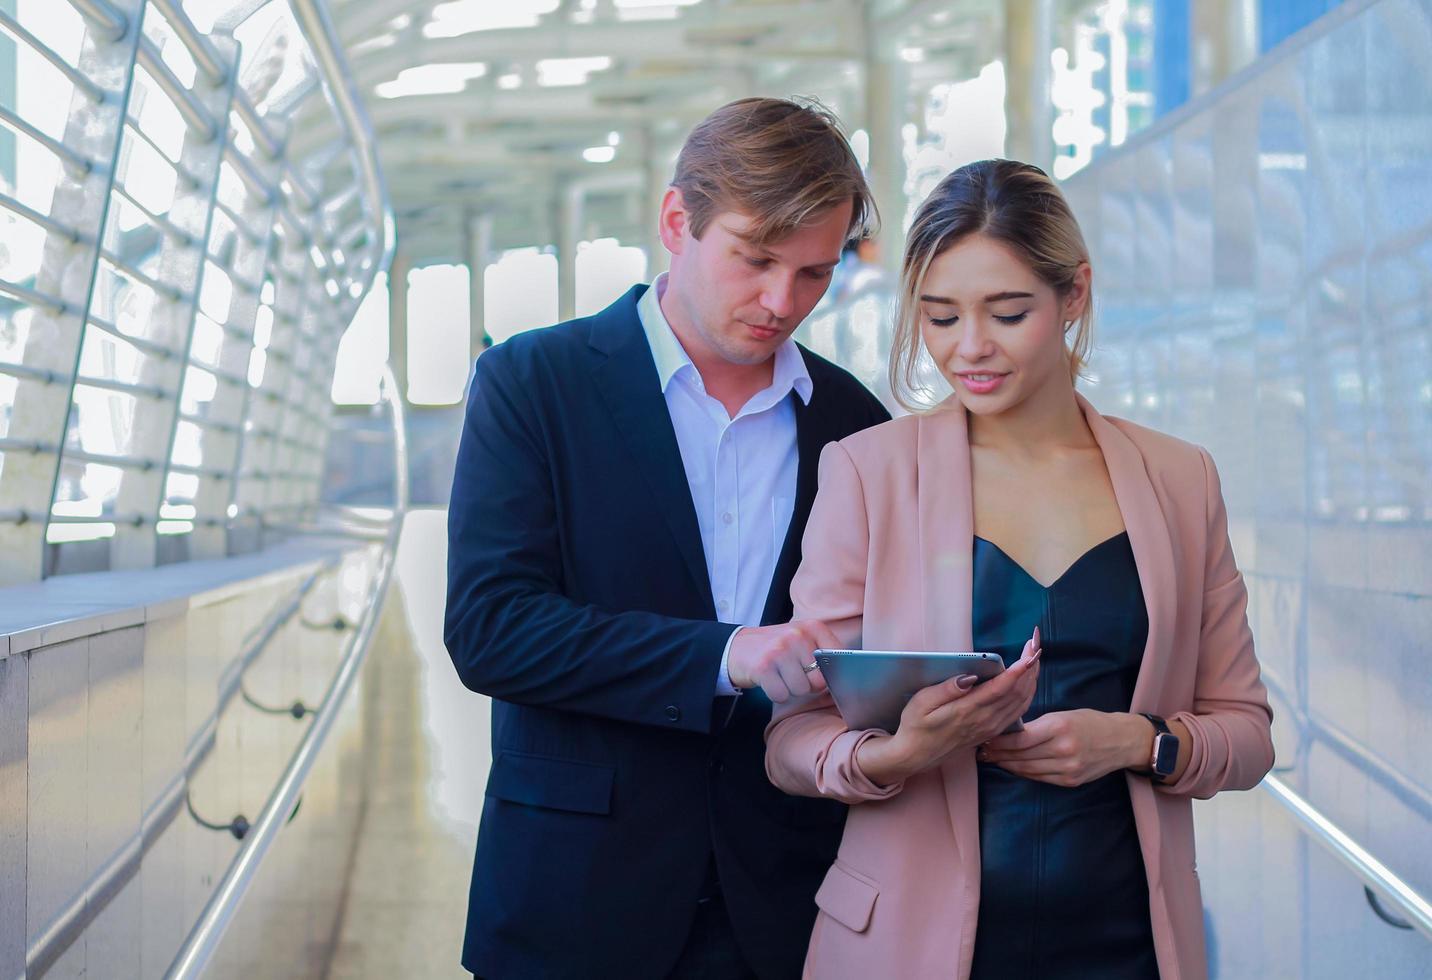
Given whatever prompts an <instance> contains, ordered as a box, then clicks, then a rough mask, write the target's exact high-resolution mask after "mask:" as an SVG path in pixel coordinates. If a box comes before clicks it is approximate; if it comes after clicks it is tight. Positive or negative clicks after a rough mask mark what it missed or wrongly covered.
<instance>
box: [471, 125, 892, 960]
mask: <svg viewBox="0 0 1432 980" xmlns="http://www.w3.org/2000/svg"><path fill="white" fill-rule="evenodd" d="M871 210H872V207H871V204H870V198H869V191H868V189H867V187H866V185H865V182H864V178H863V177H862V175H861V172H860V168H859V165H858V164H857V163H856V161H855V158H854V155H853V154H852V153H851V152H850V148H849V147H848V145H847V144H846V142H845V139H844V138H843V137H842V136H841V135H840V132H839V129H838V128H837V126H836V124H835V122H834V120H833V119H832V118H831V117H830V116H829V115H828V114H826V113H825V112H824V111H823V110H821V109H820V108H818V107H815V106H808V105H799V104H796V103H793V102H788V101H785V100H778V99H745V100H742V101H739V102H735V103H732V104H731V105H728V106H726V107H724V108H722V109H719V110H717V111H716V112H715V113H713V114H712V115H711V116H710V117H708V118H707V119H706V120H705V121H704V122H702V123H701V124H700V125H699V126H697V128H696V129H695V130H694V131H693V132H692V133H691V135H690V137H689V138H688V140H687V142H686V145H685V147H684V148H683V150H682V152H681V155H680V158H679V159H678V161H677V166H676V174H675V178H674V180H673V182H672V186H671V187H670V188H669V189H668V190H667V192H666V195H665V197H664V198H663V201H662V206H661V215H660V223H661V224H660V234H661V240H662V243H663V245H665V247H666V248H667V250H668V251H669V252H670V253H671V266H670V272H669V273H667V274H666V275H664V276H662V277H659V278H658V279H657V281H656V282H655V283H654V284H653V285H652V286H651V287H645V286H637V287H634V288H633V289H632V290H631V291H630V292H628V293H627V294H626V295H625V296H623V297H622V298H621V299H619V300H617V301H616V302H615V303H613V304H612V305H611V306H610V307H608V308H607V309H606V310H604V311H603V312H601V313H598V314H597V315H595V316H591V317H586V318H582V319H578V320H573V321H571V322H568V323H563V324H559V325H557V326H555V327H551V328H548V329H545V330H538V331H533V332H530V333H525V334H521V335H519V336H517V337H514V338H513V339H511V340H509V341H507V342H506V343H504V344H501V345H499V346H497V347H494V348H493V349H492V350H490V351H488V352H487V353H486V354H484V355H483V356H482V357H481V358H480V359H479V360H478V362H477V369H476V373H475V375H474V378H473V382H472V388H471V392H470V395H469V402H468V411H467V422H466V425H465V427H464V430H463V435H462V446H461V449H460V451H459V453H458V463H457V475H456V478H455V480H454V483H453V492H452V505H451V510H450V512H449V517H448V520H449V558H448V605H447V619H446V628H445V633H444V636H445V641H446V643H447V648H448V651H449V652H450V653H451V655H452V659H453V663H454V665H455V666H456V667H457V671H458V674H459V676H461V678H462V681H463V683H464V684H466V685H467V686H468V687H469V688H471V689H473V690H475V691H479V692H482V693H484V694H489V695H491V696H492V697H493V698H494V703H493V736H492V752H493V759H492V772H491V775H490V777H489V779H488V784H487V798H486V802H485V805H484V808H483V815H482V824H481V827H480V829H479V832H478V845H477V856H476V861H475V867H474V869H473V880H472V893H471V896H470V903H469V910H468V926H467V939H466V942H465V944H464V949H463V965H464V966H465V967H467V968H468V969H469V970H471V971H473V972H474V973H476V974H477V975H478V976H482V977H495V978H507V977H523V978H525V977H621V978H628V977H631V978H641V977H651V978H660V977H667V976H674V977H691V976H712V977H733V978H734V977H748V976H757V977H761V978H763V980H767V978H778V977H794V976H797V975H798V974H799V972H800V968H801V963H802V961H803V958H804V955H805V948H806V943H807V940H808V938H809V935H810V929H811V925H812V923H813V921H814V918H815V905H814V903H813V896H814V894H815V891H816V889H817V888H818V887H819V885H820V882H821V880H822V877H823V876H824V874H825V872H826V870H827V869H828V868H829V866H830V864H831V862H832V861H833V860H834V857H835V851H836V846H837V844H838V842H839V839H840V833H841V829H842V826H843V823H844V819H845V812H844V808H843V807H841V806H839V805H838V804H835V803H832V802H830V801H825V800H804V799H796V798H793V797H787V796H784V795H782V794H781V793H780V792H778V791H777V790H776V789H775V788H774V787H772V786H771V785H770V783H769V781H768V780H767V778H766V775H765V767H764V742H763V733H764V729H765V726H766V724H767V722H768V721H769V720H770V714H771V701H772V700H776V701H783V700H785V699H786V698H788V697H791V696H793V695H800V694H804V693H808V692H809V691H811V690H813V689H819V688H822V687H823V681H822V680H821V679H820V675H819V673H818V672H810V673H808V672H807V667H808V666H809V665H811V664H813V662H814V659H813V657H812V651H813V650H814V649H816V648H817V647H818V646H822V645H824V646H830V645H834V644H835V642H836V641H835V638H834V637H833V636H831V635H830V633H829V631H828V630H827V629H826V628H825V626H824V625H823V624H821V623H818V622H807V623H787V620H788V619H789V618H790V615H791V601H790V594H789V591H790V581H791V576H792V575H793V574H794V572H795V569H796V566H797V565H798V564H799V562H800V539H801V534H802V533H803V531H804V529H805V523H806V517H807V515H808V513H809V510H810V506H811V501H812V500H813V499H814V497H815V492H816V465H817V461H818V458H819V454H820V451H821V449H822V448H823V447H824V446H825V445H826V443H828V442H831V441H833V440H836V439H840V438H843V437H844V436H846V435H848V434H850V433H852V432H855V431H858V430H860V429H863V428H866V427H867V426H870V425H873V424H875V423H877V422H880V421H883V420H885V419H886V418H888V415H887V414H886V412H885V411H884V409H883V408H882V407H881V406H880V404H879V403H878V402H877V401H876V400H875V399H874V397H873V396H871V395H870V394H869V393H868V392H867V391H866V390H865V389H864V388H862V387H861V386H860V384H859V383H858V382H857V381H856V380H855V379H854V378H852V377H851V376H850V375H849V374H847V373H846V372H845V371H843V370H841V369H840V368H837V367H835V366H834V365H832V364H830V363H828V362H826V361H824V360H822V359H821V358H819V357H817V356H815V355H813V354H811V353H810V352H808V351H805V350H804V349H803V348H799V347H797V345H796V344H795V343H794V342H793V341H792V340H791V339H790V337H791V333H792V332H793V331H794V330H795V328H796V327H797V326H798V325H799V324H800V322H801V320H802V319H803V318H804V317H805V315H806V314H807V313H809V312H810V310H811V308H812V307H813V306H815V304H816V302H817V301H818V300H819V299H820V297H821V295H822V294H823V293H824V292H825V290H826V287H827V285H828V284H829V281H830V274H831V270H832V269H834V267H835V266H836V264H837V262H838V261H839V259H840V253H841V246H842V245H843V244H844V243H845V242H846V241H847V240H848V239H849V238H850V237H851V235H852V234H858V233H860V232H861V231H862V230H863V228H864V226H865V222H866V218H867V216H868V215H869V214H870V212H871ZM741 627H745V628H741Z"/></svg>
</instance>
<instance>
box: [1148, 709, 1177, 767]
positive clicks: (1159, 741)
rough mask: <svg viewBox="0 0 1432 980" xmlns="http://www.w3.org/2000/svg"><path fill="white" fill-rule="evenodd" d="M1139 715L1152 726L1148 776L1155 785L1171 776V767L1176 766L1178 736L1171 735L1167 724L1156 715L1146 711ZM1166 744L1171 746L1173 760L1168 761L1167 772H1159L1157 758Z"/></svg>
mask: <svg viewBox="0 0 1432 980" xmlns="http://www.w3.org/2000/svg"><path fill="white" fill-rule="evenodd" d="M1139 714H1141V715H1143V716H1144V717H1145V718H1147V719H1148V721H1149V724H1151V725H1153V726H1154V742H1153V749H1154V751H1153V752H1152V753H1151V754H1150V759H1149V772H1148V776H1149V778H1150V779H1151V780H1153V781H1154V782H1156V783H1162V782H1165V781H1166V777H1167V776H1170V775H1172V774H1173V767H1174V765H1176V764H1177V760H1178V736H1177V735H1175V734H1173V732H1172V730H1170V729H1169V727H1168V722H1166V721H1164V720H1163V719H1162V718H1160V717H1159V716H1158V715H1154V714H1149V713H1148V712H1147V711H1140V712H1139ZM1166 744H1171V745H1172V746H1173V748H1174V751H1173V758H1172V759H1171V760H1169V765H1168V766H1167V771H1166V772H1160V771H1159V766H1158V762H1159V757H1160V756H1162V755H1163V750H1164V746H1165V745H1166Z"/></svg>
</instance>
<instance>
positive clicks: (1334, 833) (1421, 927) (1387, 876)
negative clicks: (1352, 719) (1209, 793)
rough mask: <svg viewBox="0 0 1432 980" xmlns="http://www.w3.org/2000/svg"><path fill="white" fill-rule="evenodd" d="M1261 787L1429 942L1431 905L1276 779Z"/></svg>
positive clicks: (1271, 777) (1265, 779) (1431, 936)
mask: <svg viewBox="0 0 1432 980" xmlns="http://www.w3.org/2000/svg"><path fill="white" fill-rule="evenodd" d="M1262 786H1263V788H1264V789H1266V790H1267V791H1268V792H1269V793H1270V794H1272V796H1273V798H1274V799H1275V800H1277V801H1278V802H1279V803H1281V804H1282V805H1283V806H1284V807H1285V808H1286V809H1287V810H1288V812H1289V813H1291V814H1292V815H1293V817H1294V818H1295V819H1296V821H1297V823H1298V829H1300V830H1301V831H1302V832H1303V833H1305V834H1307V835H1308V836H1309V837H1311V838H1312V839H1313V840H1314V841H1316V842H1317V843H1319V844H1321V845H1322V846H1323V848H1324V849H1326V850H1327V851H1328V852H1329V853H1330V854H1332V855H1333V856H1334V857H1336V858H1337V859H1338V860H1339V861H1341V862H1342V863H1343V864H1344V865H1346V866H1347V867H1348V868H1349V869H1351V870H1352V872H1353V874H1355V875H1357V877H1358V878H1359V879H1361V880H1362V882H1363V884H1364V885H1365V886H1367V887H1368V888H1370V889H1372V890H1373V891H1374V892H1376V893H1377V894H1378V895H1379V896H1381V897H1383V898H1386V899H1387V900H1388V901H1390V902H1391V903H1392V904H1393V905H1394V906H1396V909H1397V912H1398V913H1399V914H1401V915H1402V916H1404V917H1405V918H1406V920H1407V923H1408V924H1409V925H1410V926H1411V927H1412V928H1414V929H1416V930H1417V931H1418V932H1420V933H1422V935H1423V937H1425V938H1427V939H1432V903H1429V902H1428V901H1427V899H1425V898H1423V897H1422V896H1421V895H1419V894H1418V893H1417V892H1416V891H1415V890H1414V889H1413V888H1412V886H1411V885H1409V884H1407V882H1405V881H1403V880H1402V879H1401V878H1399V877H1398V876H1397V875H1396V874H1394V873H1393V871H1392V870H1391V869H1390V868H1388V867H1387V865H1385V864H1383V863H1382V862H1381V861H1379V860H1378V859H1377V858H1375V857H1373V856H1372V855H1371V854H1370V853H1368V851H1367V849H1366V848H1364V847H1363V846H1362V845H1360V844H1359V843H1358V842H1357V841H1355V840H1353V839H1352V837H1351V836H1349V835H1348V833H1347V832H1346V831H1344V830H1343V829H1342V828H1341V827H1339V826H1338V825H1337V824H1335V823H1333V822H1332V821H1331V820H1329V819H1328V818H1327V816H1326V815H1324V814H1323V813H1322V811H1320V810H1318V808H1317V807H1315V806H1313V805H1312V804H1311V803H1309V802H1308V801H1307V800H1305V799H1303V797H1301V796H1299V795H1298V794H1297V793H1296V792H1294V791H1293V789H1292V788H1291V787H1289V786H1288V784H1287V783H1285V782H1283V781H1282V780H1281V779H1279V778H1278V777H1277V776H1274V775H1271V774H1270V775H1267V776H1264V777H1263V782H1262Z"/></svg>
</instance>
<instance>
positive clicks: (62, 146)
mask: <svg viewBox="0 0 1432 980" xmlns="http://www.w3.org/2000/svg"><path fill="white" fill-rule="evenodd" d="M0 123H4V124H5V125H6V126H8V127H10V128H11V129H13V130H14V131H15V132H17V133H23V134H24V135H25V136H28V137H29V138H30V139H32V140H34V141H35V142H36V143H38V144H40V145H41V146H43V147H44V148H45V149H47V150H49V151H50V152H51V153H53V154H54V155H55V156H56V157H58V158H59V159H61V160H64V161H66V162H68V163H69V164H70V165H71V166H72V167H74V168H76V169H77V170H79V171H81V172H83V173H92V172H94V171H96V170H103V169H105V168H104V165H103V164H101V163H100V162H99V161H98V160H91V159H90V158H89V157H87V156H85V155H84V154H82V153H80V152H79V151H78V150H76V149H75V148H74V147H72V146H70V145H69V144H67V143H62V142H60V141H59V140H57V139H55V138H54V137H53V136H51V135H50V134H49V133H46V132H45V131H43V130H41V129H39V128H37V127H35V126H34V125H32V124H31V123H29V122H26V121H25V120H24V119H23V118H21V116H20V114H19V113H17V112H12V111H10V110H9V109H7V108H5V107H4V106H0Z"/></svg>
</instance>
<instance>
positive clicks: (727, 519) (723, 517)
mask: <svg viewBox="0 0 1432 980" xmlns="http://www.w3.org/2000/svg"><path fill="white" fill-rule="evenodd" d="M735 519H736V518H734V517H732V516H731V514H730V512H729V511H728V512H727V513H725V514H722V515H721V523H722V524H730V523H731V522H732V521H734V520H735Z"/></svg>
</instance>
